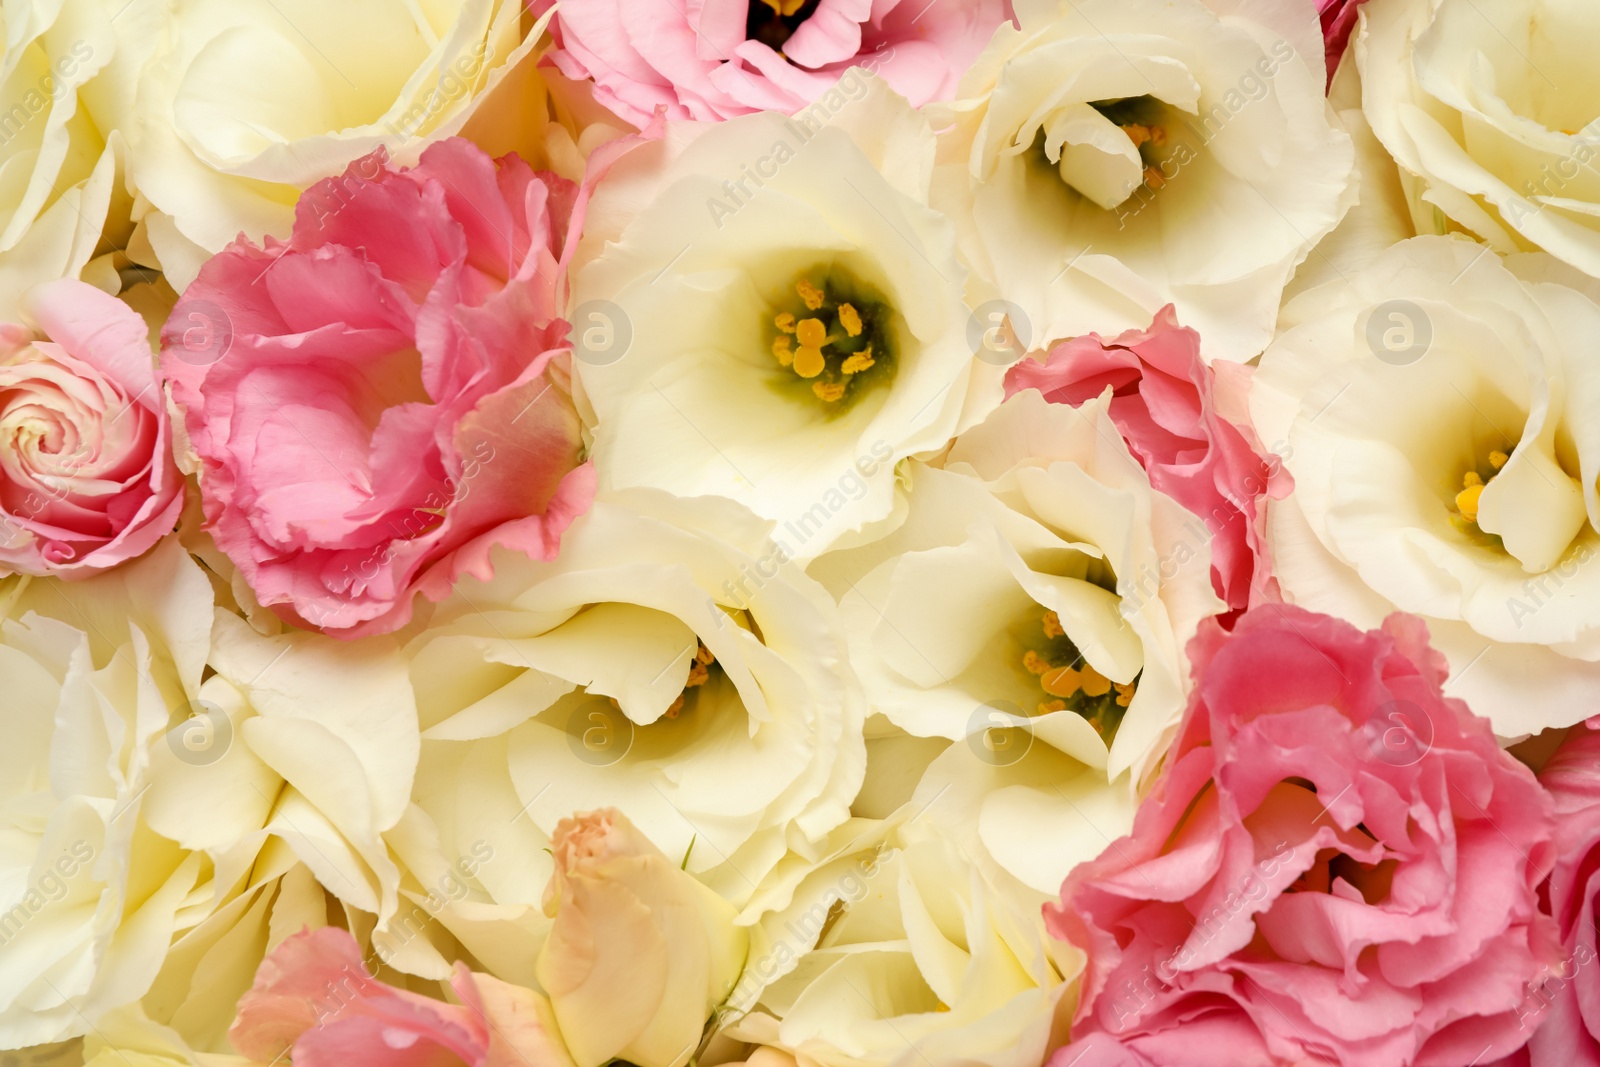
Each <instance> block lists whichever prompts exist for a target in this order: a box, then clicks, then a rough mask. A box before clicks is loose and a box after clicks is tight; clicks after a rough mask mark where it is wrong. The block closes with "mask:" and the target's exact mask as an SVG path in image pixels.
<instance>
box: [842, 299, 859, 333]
mask: <svg viewBox="0 0 1600 1067" xmlns="http://www.w3.org/2000/svg"><path fill="white" fill-rule="evenodd" d="M839 325H840V326H843V327H844V332H845V333H847V334H849V335H850V336H851V337H860V336H861V313H860V312H858V311H857V310H856V309H855V308H854V307H853V306H851V305H850V304H840V305H839Z"/></svg>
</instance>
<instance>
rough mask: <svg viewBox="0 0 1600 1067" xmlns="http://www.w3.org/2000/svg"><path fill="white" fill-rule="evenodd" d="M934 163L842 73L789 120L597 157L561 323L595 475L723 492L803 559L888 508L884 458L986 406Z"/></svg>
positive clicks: (898, 114)
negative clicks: (595, 182)
mask: <svg viewBox="0 0 1600 1067" xmlns="http://www.w3.org/2000/svg"><path fill="white" fill-rule="evenodd" d="M933 153H934V139H933V134H932V132H931V131H930V130H929V128H928V124H927V122H926V120H925V119H923V118H922V117H921V116H920V115H918V114H917V113H916V112H914V111H913V110H912V109H911V107H910V105H908V104H907V103H906V102H905V100H904V99H903V98H901V97H899V96H896V95H895V94H894V93H893V92H891V91H890V90H889V89H887V88H885V87H884V86H883V84H882V82H880V81H879V80H878V79H877V78H875V77H873V76H871V75H868V74H867V73H865V72H864V71H859V70H856V71H851V72H849V73H847V74H846V76H845V77H844V78H842V79H841V80H840V83H839V86H838V87H837V88H835V89H834V90H832V91H830V93H829V94H827V95H826V96H824V97H823V99H822V100H821V101H819V102H818V103H816V104H814V105H812V106H811V107H810V108H808V109H807V110H806V111H803V112H801V113H800V114H799V115H797V116H795V117H794V118H788V117H785V116H783V115H779V114H776V113H763V114H756V115H749V116H744V117H741V118H736V119H732V120H730V121H728V122H722V123H715V124H699V125H694V124H673V125H669V127H668V130H667V134H666V137H665V139H664V140H663V141H661V142H659V143H657V144H652V145H649V146H647V147H645V148H642V149H640V150H638V151H636V152H634V153H632V154H631V155H629V156H628V157H626V158H625V159H624V160H623V161H622V162H621V163H619V164H618V165H617V167H616V169H615V170H613V171H612V172H611V174H610V176H609V177H608V178H607V179H606V182H605V184H604V185H602V186H601V187H600V189H599V191H598V192H597V194H596V196H595V199H594V201H593V202H592V203H591V205H590V207H589V214H588V219H587V221H586V223H585V237H584V242H585V246H584V247H585V251H584V252H583V253H582V254H581V255H580V260H586V261H587V262H586V265H585V266H584V268H583V269H582V271H581V272H580V273H579V274H578V276H577V282H576V289H575V293H574V297H573V299H574V302H575V305H576V306H575V309H574V313H573V316H572V318H573V321H574V339H575V342H576V347H575V356H576V359H575V362H574V368H575V370H576V377H577V380H578V381H579V383H580V385H581V387H582V390H581V394H580V399H581V400H582V401H584V402H586V403H587V404H588V405H589V406H591V407H592V413H593V416H594V420H595V421H597V423H598V424H597V425H596V426H595V431H594V459H595V466H596V469H597V472H598V474H599V478H600V484H601V485H602V486H603V487H604V486H609V487H617V488H626V487H632V486H651V487H655V488H660V489H666V490H669V491H671V492H674V493H677V494H678V495H680V496H698V495H715V496H726V497H730V498H732V499H735V500H738V501H740V502H741V503H744V504H746V505H747V506H748V507H750V508H751V510H753V511H755V512H756V513H757V514H758V515H761V516H762V517H764V518H768V519H773V520H776V521H777V522H778V524H779V526H778V531H777V536H778V538H779V539H780V540H782V541H784V542H785V543H786V544H787V545H788V546H789V547H790V549H791V551H792V552H793V554H795V555H797V556H805V557H810V556H814V555H816V554H817V553H819V552H821V551H822V550H823V549H825V548H826V547H827V546H828V545H829V544H831V543H832V542H834V541H835V540H836V539H837V538H838V537H839V536H841V535H842V534H844V533H846V532H848V531H850V530H853V529H856V528H859V527H860V526H861V525H863V524H864V523H866V522H868V521H871V520H874V519H878V518H881V517H883V516H884V515H886V514H887V513H888V511H889V508H890V506H891V503H892V499H893V483H894V471H893V468H894V464H895V463H896V462H897V461H898V460H900V459H901V458H903V457H905V456H909V455H914V454H917V453H921V452H928V451H932V450H937V449H939V448H941V447H942V446H943V445H944V444H945V442H946V441H947V440H948V439H949V438H950V436H951V435H952V434H954V433H955V432H956V431H957V430H958V429H959V428H960V425H961V420H962V417H963V415H962V413H963V410H964V409H971V410H975V411H977V413H978V414H979V415H981V413H982V411H984V410H987V408H988V407H992V406H993V405H994V404H995V403H998V401H999V399H1000V367H999V366H997V365H991V364H988V363H981V362H979V361H978V360H976V359H975V358H974V353H975V352H976V351H977V350H978V349H979V348H980V347H981V345H982V331H981V330H971V329H969V328H970V327H971V326H972V325H973V322H972V316H971V315H970V313H969V312H968V311H967V309H966V308H965V306H964V305H963V304H962V293H963V282H964V276H965V271H964V270H963V268H962V267H961V265H960V264H959V263H958V262H957V260H956V256H955V247H954V232H953V229H952V227H951V225H950V223H949V222H948V221H947V220H946V219H944V218H942V217H941V216H940V215H939V214H938V213H937V212H935V211H934V210H933V209H931V208H930V207H929V206H928V203H927V200H928V183H929V180H930V177H931V169H932V164H933ZM969 333H970V334H972V335H973V336H975V337H977V338H978V341H977V342H976V343H974V340H973V337H969ZM969 394H970V399H969Z"/></svg>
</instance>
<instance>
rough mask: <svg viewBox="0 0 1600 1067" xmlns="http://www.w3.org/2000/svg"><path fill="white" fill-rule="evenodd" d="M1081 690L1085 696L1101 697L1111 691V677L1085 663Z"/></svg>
mask: <svg viewBox="0 0 1600 1067" xmlns="http://www.w3.org/2000/svg"><path fill="white" fill-rule="evenodd" d="M1083 692H1084V695H1086V696H1092V697H1103V696H1105V695H1106V694H1107V693H1109V692H1111V679H1110V678H1107V677H1106V676H1105V675H1103V674H1101V673H1100V672H1099V671H1097V670H1095V669H1094V668H1093V667H1091V666H1089V665H1088V664H1087V663H1085V664H1084V665H1083Z"/></svg>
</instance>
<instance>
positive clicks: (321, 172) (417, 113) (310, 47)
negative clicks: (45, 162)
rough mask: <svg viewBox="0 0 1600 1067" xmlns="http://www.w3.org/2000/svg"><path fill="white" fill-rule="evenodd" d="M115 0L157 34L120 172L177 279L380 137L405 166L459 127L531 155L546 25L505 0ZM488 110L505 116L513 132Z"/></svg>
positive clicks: (540, 108) (538, 145)
mask: <svg viewBox="0 0 1600 1067" xmlns="http://www.w3.org/2000/svg"><path fill="white" fill-rule="evenodd" d="M127 2H128V4H129V7H130V10H129V11H128V12H127V13H126V14H124V15H120V16H119V17H118V22H119V23H120V22H123V21H124V20H129V21H137V22H139V23H140V24H142V25H146V26H150V27H153V32H154V33H156V34H157V35H158V36H157V39H158V40H159V41H160V46H159V47H158V48H157V49H156V51H155V52H154V54H153V55H152V56H151V58H150V60H149V61H148V62H147V63H145V64H144V66H143V68H142V71H141V72H140V75H139V79H138V83H137V98H136V104H135V107H134V109H133V110H134V115H133V119H132V125H131V128H130V129H129V136H130V139H131V146H130V147H131V154H132V159H131V164H130V166H131V178H132V182H133V184H134V186H135V187H136V188H137V190H138V192H139V193H140V195H141V196H142V197H143V199H144V200H145V201H146V202H147V204H148V210H147V211H146V212H145V213H144V214H143V215H142V221H143V224H144V227H145V229H144V235H145V237H146V239H147V240H148V242H149V244H150V246H151V247H152V248H153V249H154V252H155V254H156V255H157V256H158V257H159V259H160V262H161V266H162V268H163V269H164V270H165V271H166V272H167V274H168V276H169V277H170V278H171V279H172V280H173V284H174V286H175V287H176V288H177V289H179V290H180V291H181V290H182V289H183V288H184V287H185V286H186V285H187V284H188V283H189V281H190V280H192V279H193V277H194V275H195V273H196V272H197V271H198V270H199V266H200V264H201V263H202V262H203V261H204V260H205V259H206V258H207V257H208V256H209V255H210V254H212V253H214V252H217V251H219V250H221V249H222V247H223V246H224V245H226V244H227V243H228V242H229V241H232V240H233V239H234V238H235V237H237V236H238V235H239V234H240V232H241V231H242V232H243V233H245V234H246V235H247V236H248V237H249V238H250V239H251V240H254V241H257V242H259V241H260V240H261V238H262V236H263V235H264V234H268V233H271V234H274V235H277V236H280V237H282V236H286V235H287V233H288V230H289V227H290V223H291V221H292V219H293V210H294V204H295V200H296V198H297V197H298V196H299V194H300V192H301V190H303V189H306V188H307V187H309V186H310V185H312V184H314V183H315V182H317V181H319V180H321V179H323V178H328V177H332V176H334V175H336V174H339V173H342V172H343V171H344V169H345V167H346V166H347V165H348V164H349V163H350V162H351V161H352V160H355V159H359V158H361V157H362V156H365V155H367V154H368V153H369V152H372V151H373V150H374V149H376V148H378V147H379V146H380V145H383V146H386V147H387V148H388V150H389V153H390V156H391V158H392V159H394V160H395V161H396V162H397V163H400V164H403V165H409V164H412V163H414V162H415V161H416V157H417V156H418V155H419V154H420V153H421V151H422V149H423V148H425V147H426V146H427V145H428V144H429V143H430V142H432V141H434V140H437V139H439V138H442V137H448V136H451V135H453V134H457V133H462V132H470V133H472V134H474V135H475V136H476V137H477V139H479V140H480V141H482V142H484V143H485V144H486V145H488V146H489V147H491V148H492V149H493V150H494V151H496V152H504V151H506V150H508V149H509V148H511V147H520V148H522V149H523V150H524V151H525V152H531V153H533V154H535V155H536V156H538V157H539V158H540V159H541V161H542V158H543V155H542V153H543V148H544V144H543V133H544V131H545V127H546V126H547V125H548V123H549V120H548V117H547V111H546V105H545V101H546V97H545V91H544V88H543V86H542V84H541V83H540V82H539V80H538V76H537V74H536V73H535V72H534V71H533V64H534V62H535V59H536V56H535V55H534V54H533V49H534V46H535V45H536V44H537V42H538V39H539V36H540V33H541V32H542V29H543V21H542V20H541V21H540V22H538V23H537V24H536V23H535V22H534V20H533V18H532V16H531V15H529V14H528V13H527V12H526V11H525V10H524V5H523V4H521V3H519V2H517V0H481V2H477V0H472V2H469V0H445V2H442V3H437V4H428V5H411V4H394V3H387V2H384V0H352V2H347V3H340V4H334V5H328V4H320V3H312V2H306V0H179V2H177V3H175V4H165V3H160V2H159V0H127ZM525 105H526V107H525ZM480 110H482V111H483V112H484V113H485V114H484V117H483V118H482V119H481V120H479V119H478V113H479V111H480ZM496 111H498V112H500V113H502V114H504V115H510V116H515V118H514V120H513V121H514V122H516V123H518V124H521V125H522V126H523V129H522V131H520V132H521V136H520V137H519V138H513V137H512V135H511V132H510V131H508V130H506V129H502V128H500V127H501V126H504V125H508V124H509V123H507V122H504V121H502V122H498V123H497V122H496V120H495V119H494V115H495V113H496ZM475 120H477V121H476V122H475ZM469 124H473V125H472V126H471V128H470V129H469ZM508 141H517V142H520V143H507V142H508Z"/></svg>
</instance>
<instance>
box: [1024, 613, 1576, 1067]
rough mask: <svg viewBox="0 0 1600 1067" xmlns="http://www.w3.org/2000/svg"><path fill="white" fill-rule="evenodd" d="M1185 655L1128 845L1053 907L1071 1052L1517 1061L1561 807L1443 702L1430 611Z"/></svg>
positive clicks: (1249, 619)
mask: <svg viewBox="0 0 1600 1067" xmlns="http://www.w3.org/2000/svg"><path fill="white" fill-rule="evenodd" d="M1189 659H1190V662H1191V664H1192V668H1193V672H1194V676H1195V689H1194V692H1193V695H1192V697H1191V702H1190V706H1189V709H1188V711H1187V713H1186V714H1185V716H1184V719H1183V722H1182V724H1181V726H1180V727H1179V732H1178V736H1177V739H1176V740H1175V742H1174V743H1173V747H1172V749H1171V751H1170V752H1169V753H1168V756H1167V764H1166V768H1165V770H1164V771H1163V774H1162V776H1161V777H1160V778H1159V779H1158V780H1157V781H1156V783H1155V785H1154V787H1153V789H1152V791H1151V793H1150V795H1149V797H1148V798H1147V799H1146V800H1145V802H1144V803H1143V804H1142V805H1141V806H1140V809H1139V812H1138V814H1137V816H1136V817H1135V821H1134V828H1133V832H1132V833H1131V834H1130V835H1129V836H1128V837H1125V838H1123V839H1121V840H1120V841H1117V842H1116V843H1115V844H1114V845H1113V846H1112V847H1110V848H1108V849H1107V850H1106V852H1105V853H1103V854H1102V855H1101V856H1100V857H1099V858H1098V859H1096V860H1093V861H1091V862H1089V863H1086V864H1082V865H1080V866H1079V867H1077V868H1076V869H1074V870H1073V871H1072V872H1071V874H1070V875H1069V876H1068V878H1067V882H1066V884H1065V885H1064V886H1063V887H1062V902H1061V903H1060V904H1059V905H1050V906H1047V908H1046V924H1047V926H1049V928H1050V930H1051V932H1052V933H1053V934H1054V935H1055V936H1057V937H1060V938H1063V939H1065V940H1069V941H1071V942H1072V943H1074V944H1076V945H1077V946H1079V947H1080V948H1082V949H1083V950H1084V951H1085V952H1086V953H1087V954H1088V963H1087V965H1086V968H1085V971H1084V976H1083V979H1082V987H1081V994H1080V999H1079V1004H1078V1011H1077V1018H1076V1020H1075V1021H1074V1024H1073V1038H1074V1040H1075V1041H1076V1042H1079V1043H1083V1042H1086V1041H1088V1039H1089V1038H1090V1037H1091V1036H1093V1035H1097V1034H1104V1035H1107V1036H1109V1037H1112V1038H1115V1040H1116V1042H1117V1043H1118V1045H1119V1046H1122V1047H1125V1048H1127V1049H1131V1050H1133V1051H1134V1052H1136V1053H1137V1054H1138V1055H1140V1056H1142V1057H1144V1058H1145V1059H1146V1060H1148V1061H1149V1062H1150V1063H1151V1064H1152V1065H1153V1067H1195V1065H1201V1067H1204V1065H1208V1064H1217V1065H1218V1067H1220V1065H1222V1064H1239V1063H1244V1064H1255V1063H1260V1064H1268V1063H1315V1064H1338V1065H1340V1067H1369V1065H1370V1067H1403V1065H1409V1064H1413V1063H1416V1064H1421V1063H1430V1064H1439V1065H1441V1067H1442V1065H1445V1064H1455V1065H1458V1067H1459V1065H1461V1064H1465V1063H1468V1062H1472V1061H1473V1059H1474V1057H1478V1056H1480V1055H1481V1060H1480V1062H1488V1061H1491V1060H1494V1059H1497V1058H1501V1057H1505V1056H1508V1055H1510V1054H1512V1053H1514V1052H1515V1051H1516V1050H1517V1048H1518V1047H1519V1046H1520V1045H1521V1044H1523V1042H1525V1041H1526V1040H1527V1036H1528V1033H1529V1032H1530V1031H1529V1030H1528V1029H1526V1028H1525V1027H1524V1021H1525V1017H1526V1016H1527V1014H1528V1012H1527V1003H1528V997H1529V993H1530V989H1531V988H1532V987H1533V986H1534V984H1535V983H1537V982H1538V981H1539V980H1540V978H1541V977H1542V976H1543V975H1544V974H1545V973H1546V971H1547V968H1549V967H1550V966H1551V965H1552V963H1553V962H1555V961H1556V960H1557V959H1558V958H1559V955H1560V951H1561V948H1560V946H1559V945H1558V944H1557V941H1556V927H1555V924H1554V923H1553V922H1552V921H1551V920H1550V918H1549V917H1548V916H1547V915H1545V914H1544V913H1543V912H1542V911H1541V909H1540V906H1539V896H1538V887H1539V884H1540V883H1541V882H1542V881H1543V880H1544V878H1545V876H1546V874H1547V873H1548V872H1549V871H1550V870H1551V869H1552V868H1553V867H1555V866H1556V865H1557V857H1556V847H1555V846H1556V842H1555V833H1556V830H1555V824H1554V822H1553V820H1552V816H1551V803H1550V799H1549V797H1548V796H1547V795H1546V794H1545V793H1544V791H1543V790H1542V789H1541V788H1540V787H1539V784H1538V783H1537V782H1536V781H1535V780H1534V779H1533V777H1532V775H1531V773H1530V772H1528V770H1527V768H1525V767H1523V766H1522V765H1521V764H1520V763H1518V762H1516V760H1514V759H1513V758H1512V757H1510V756H1509V755H1508V754H1507V753H1505V752H1503V751H1501V749H1500V747H1499V745H1498V744H1497V743H1496V741H1495V739H1494V736H1493V734H1492V733H1491V731H1490V730H1489V728H1488V725H1487V723H1486V722H1485V721H1483V720H1481V719H1478V718H1476V717H1475V716H1473V715H1472V714H1471V712H1470V711H1468V710H1467V708H1466V707H1465V706H1464V705H1462V704H1461V703H1460V702H1459V701H1455V700H1451V699H1448V698H1446V697H1444V696H1443V694H1442V692H1441V689H1440V686H1441V684H1442V682H1443V680H1444V671H1443V663H1442V660H1441V659H1440V657H1439V656H1438V654H1437V653H1436V652H1434V651H1433V650H1432V649H1430V648H1429V647H1428V646H1427V644H1426V630H1425V628H1424V627H1423V626H1422V624H1421V623H1420V621H1419V620H1416V619H1414V618H1411V617H1407V616H1398V615H1397V616H1393V617H1391V618H1390V619H1389V620H1388V621H1387V622H1386V624H1385V626H1384V628H1383V629H1382V630H1380V631H1372V632H1369V633H1362V632H1360V631H1358V630H1356V629H1355V628H1354V627H1351V626H1349V625H1348V624H1346V623H1343V622H1340V621H1338V620H1334V619H1330V618H1328V617H1326V616H1320V615H1316V614H1313V613H1311V612H1307V611H1303V610H1301V609H1298V608H1293V607H1290V606H1287V605H1281V604H1266V605H1261V606H1257V607H1253V608H1251V609H1250V610H1248V611H1247V612H1245V613H1244V614H1243V615H1242V616H1240V617H1239V619H1238V622H1237V624H1236V625H1235V627H1234V629H1233V630H1232V632H1231V633H1229V632H1227V631H1225V630H1223V629H1222V627H1221V626H1220V625H1219V624H1217V623H1215V622H1212V621H1209V620H1208V621H1207V622H1206V623H1205V624H1204V625H1203V626H1202V629H1201V632H1200V634H1199V635H1198V636H1197V637H1196V638H1195V639H1194V641H1193V642H1192V643H1191V645H1190V648H1189ZM1072 1047H1074V1046H1068V1049H1070V1048H1072ZM1058 1062H1060V1061H1059V1058H1058ZM1069 1062H1070V1061H1069ZM1111 1062H1116V1061H1114V1060H1113V1061H1111ZM1134 1062H1140V1061H1134Z"/></svg>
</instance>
